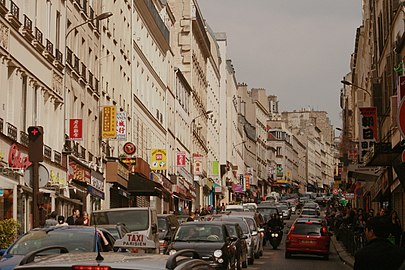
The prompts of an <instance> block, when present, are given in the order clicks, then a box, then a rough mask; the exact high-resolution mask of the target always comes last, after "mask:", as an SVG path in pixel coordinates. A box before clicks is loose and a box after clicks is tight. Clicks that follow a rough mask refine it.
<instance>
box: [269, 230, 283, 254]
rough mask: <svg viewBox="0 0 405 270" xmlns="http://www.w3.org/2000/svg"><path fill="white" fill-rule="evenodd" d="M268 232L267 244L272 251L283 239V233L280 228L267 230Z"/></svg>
mask: <svg viewBox="0 0 405 270" xmlns="http://www.w3.org/2000/svg"><path fill="white" fill-rule="evenodd" d="M268 230H269V231H268V235H269V242H270V244H271V246H272V247H273V249H277V247H278V246H279V245H280V243H281V239H282V238H283V231H282V230H281V229H280V228H269V229H268Z"/></svg>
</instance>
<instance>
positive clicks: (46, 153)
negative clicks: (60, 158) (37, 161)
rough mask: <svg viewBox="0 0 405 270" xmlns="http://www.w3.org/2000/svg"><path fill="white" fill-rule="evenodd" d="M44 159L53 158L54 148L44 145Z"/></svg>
mask: <svg viewBox="0 0 405 270" xmlns="http://www.w3.org/2000/svg"><path fill="white" fill-rule="evenodd" d="M44 157H46V158H49V159H51V158H52V148H51V147H49V146H48V145H44Z"/></svg>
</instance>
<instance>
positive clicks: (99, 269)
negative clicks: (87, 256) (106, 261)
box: [72, 265, 111, 270]
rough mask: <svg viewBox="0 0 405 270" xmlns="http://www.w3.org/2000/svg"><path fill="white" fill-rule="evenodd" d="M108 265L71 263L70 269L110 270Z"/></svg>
mask: <svg viewBox="0 0 405 270" xmlns="http://www.w3.org/2000/svg"><path fill="white" fill-rule="evenodd" d="M110 269H111V267H110V266H99V265H73V266H72V270H110Z"/></svg>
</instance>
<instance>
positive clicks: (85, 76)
mask: <svg viewBox="0 0 405 270" xmlns="http://www.w3.org/2000/svg"><path fill="white" fill-rule="evenodd" d="M81 76H82V78H83V80H84V81H87V67H86V65H85V64H84V63H82V73H81Z"/></svg>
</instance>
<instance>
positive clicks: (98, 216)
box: [92, 209, 149, 232]
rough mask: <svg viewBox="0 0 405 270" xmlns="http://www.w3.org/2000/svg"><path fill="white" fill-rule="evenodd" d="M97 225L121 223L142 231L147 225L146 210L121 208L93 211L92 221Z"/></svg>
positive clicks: (147, 216) (132, 229)
mask: <svg viewBox="0 0 405 270" xmlns="http://www.w3.org/2000/svg"><path fill="white" fill-rule="evenodd" d="M93 222H94V223H95V224H97V225H104V224H117V223H123V224H125V226H127V228H128V229H129V230H130V231H131V232H133V231H144V230H147V229H148V227H149V214H148V210H146V209H145V210H121V211H106V212H96V213H94V218H93V219H92V223H93Z"/></svg>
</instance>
